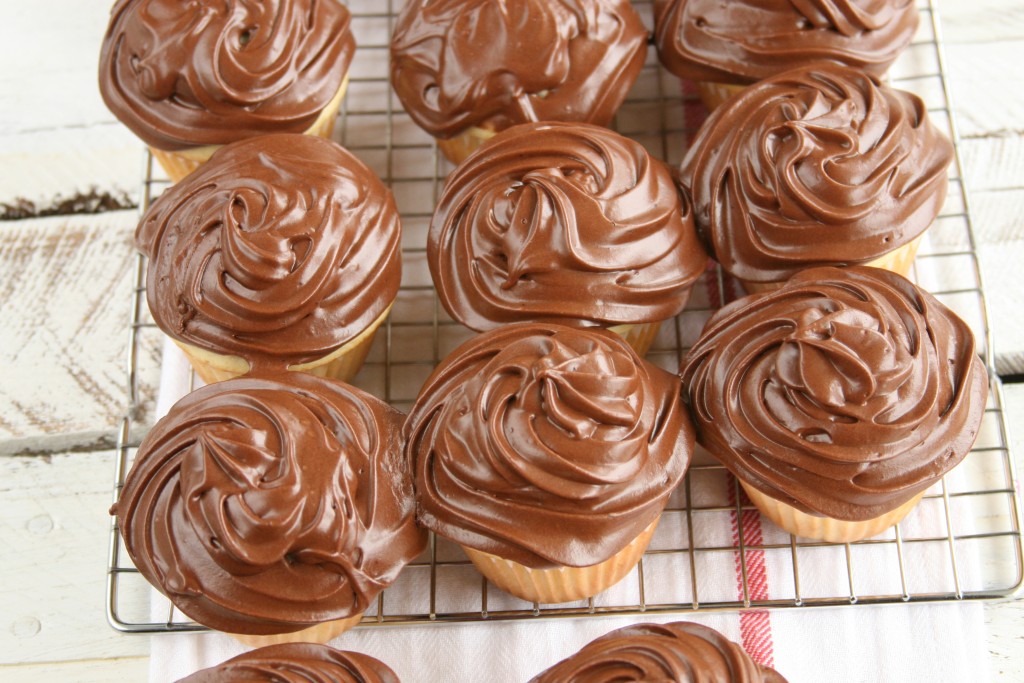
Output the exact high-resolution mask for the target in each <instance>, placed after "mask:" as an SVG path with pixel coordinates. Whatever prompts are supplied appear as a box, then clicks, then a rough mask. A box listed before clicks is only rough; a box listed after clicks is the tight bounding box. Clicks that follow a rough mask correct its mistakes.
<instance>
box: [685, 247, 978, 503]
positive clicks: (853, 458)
mask: <svg viewBox="0 0 1024 683" xmlns="http://www.w3.org/2000/svg"><path fill="white" fill-rule="evenodd" d="M681 374H682V379H683V384H684V386H685V387H686V389H687V391H688V396H689V403H690V407H691V411H692V415H693V419H694V421H695V422H696V424H697V432H698V441H699V442H700V443H701V444H702V445H703V446H705V447H706V448H707V449H708V450H709V451H710V452H711V453H712V454H714V455H715V456H717V457H718V458H719V459H721V460H722V462H723V463H724V464H725V465H726V467H728V468H729V469H730V470H731V471H732V472H733V473H734V474H736V475H737V476H738V477H739V478H741V479H742V480H743V481H744V482H746V483H747V484H750V485H752V486H753V487H755V488H756V489H758V490H760V491H762V492H763V493H765V494H767V495H769V496H771V497H773V498H776V499H777V500H781V501H782V502H784V503H788V504H790V505H792V506H794V507H796V508H798V509H800V510H803V511H804V512H810V513H816V514H821V515H825V516H827V517H833V518H836V519H844V520H865V519H871V518H874V517H878V516H880V515H882V514H884V513H886V512H888V511H889V510H892V509H895V508H896V507H899V506H900V505H902V504H903V503H905V502H907V501H909V500H910V499H911V498H913V497H914V496H915V495H916V494H918V493H920V492H922V491H924V490H925V489H927V488H928V487H929V486H930V485H931V484H933V483H934V482H935V481H937V480H938V479H939V477H941V476H942V475H943V474H945V473H946V472H948V471H949V470H950V469H951V468H953V466H955V465H956V464H957V463H959V462H960V461H961V460H962V459H963V458H964V456H966V455H967V453H968V451H969V450H970V449H971V446H972V444H973V443H974V440H975V438H976V437H977V435H978V429H979V427H980V424H981V418H982V414H983V411H984V410H985V400H986V396H987V392H988V378H987V374H986V372H985V368H984V366H983V365H982V363H981V360H980V359H979V358H978V356H977V353H976V350H975V344H974V336H973V335H972V333H971V331H970V329H969V328H968V327H967V325H966V324H965V323H964V322H963V321H962V320H960V318H958V317H957V316H956V315H955V314H954V313H953V312H952V311H950V310H949V309H948V308H946V307H945V306H943V305H942V304H941V303H940V302H939V301H938V300H936V299H935V298H934V297H932V296H931V295H930V294H928V293H927V292H925V291H923V290H921V289H919V288H917V287H916V286H915V285H913V284H912V283H910V282H909V281H908V280H906V279H905V278H903V277H900V276H899V275H896V274H895V273H891V272H889V271H885V270H880V269H877V268H866V267H851V268H844V269H839V268H815V269H811V270H806V271H803V272H801V273H799V274H797V275H795V276H794V277H793V278H791V279H790V280H789V282H788V283H786V285H785V286H784V287H783V288H782V289H781V290H778V291H774V292H769V293H765V294H757V295H753V296H748V297H745V298H743V299H739V300H737V301H735V302H733V303H732V304H730V305H728V306H726V307H725V308H722V309H720V310H719V311H718V312H717V313H716V314H715V315H714V316H712V318H711V319H710V320H709V321H708V323H707V325H705V327H704V331H703V332H702V333H701V336H700V339H699V340H698V341H697V343H696V344H695V345H694V346H693V348H692V349H691V350H690V351H689V352H688V353H687V355H686V358H685V359H684V362H683V364H682V369H681Z"/></svg>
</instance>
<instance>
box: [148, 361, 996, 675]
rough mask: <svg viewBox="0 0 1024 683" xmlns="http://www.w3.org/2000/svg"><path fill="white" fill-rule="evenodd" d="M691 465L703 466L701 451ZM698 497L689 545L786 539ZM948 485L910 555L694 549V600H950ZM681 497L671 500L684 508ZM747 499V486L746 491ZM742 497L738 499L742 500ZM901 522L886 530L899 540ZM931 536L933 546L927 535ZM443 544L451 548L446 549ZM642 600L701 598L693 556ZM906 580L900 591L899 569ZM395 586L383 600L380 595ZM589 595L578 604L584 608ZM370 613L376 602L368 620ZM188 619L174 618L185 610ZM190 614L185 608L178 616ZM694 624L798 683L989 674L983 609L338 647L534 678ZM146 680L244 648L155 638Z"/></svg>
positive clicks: (502, 601)
mask: <svg viewBox="0 0 1024 683" xmlns="http://www.w3.org/2000/svg"><path fill="white" fill-rule="evenodd" d="M188 367H189V366H188V361H187V360H186V359H185V358H184V356H183V355H182V354H181V352H180V350H179V349H178V348H177V347H176V346H174V345H173V344H171V343H170V342H168V343H167V344H166V345H165V350H164V363H163V375H162V378H161V391H160V396H159V399H158V414H163V413H164V412H166V410H167V409H168V408H169V407H170V406H171V405H172V404H173V402H174V401H175V400H177V399H178V398H179V397H180V396H182V395H183V394H184V393H186V392H187V391H188V389H189V382H190V381H191V380H190V377H191V373H190V372H189V370H188ZM697 462H698V463H701V462H709V461H708V460H707V459H706V456H703V455H701V456H699V457H698V458H697ZM969 472H970V470H966V469H958V470H955V471H954V472H953V473H951V474H950V475H948V476H947V478H946V485H947V487H949V489H950V490H952V491H956V490H963V489H964V488H965V487H967V486H968V485H969V482H964V481H961V480H962V479H964V478H965V477H969V476H971V475H970V474H969ZM691 477H692V479H693V481H692V482H691V491H692V495H693V501H692V504H693V505H694V506H697V507H705V508H712V509H713V510H714V512H708V513H705V514H704V516H703V518H702V522H701V523H695V524H694V538H693V546H694V547H696V548H714V547H719V548H722V547H725V548H732V547H738V545H739V543H738V542H739V539H740V538H741V537H742V539H743V543H744V545H745V546H748V545H753V546H761V545H768V546H771V545H773V544H780V545H786V544H788V543H789V535H788V534H785V533H784V532H782V531H781V530H779V529H778V528H776V527H775V526H774V525H773V524H771V523H770V522H768V521H767V520H765V519H764V518H762V517H761V516H760V515H759V514H758V513H756V512H754V511H743V512H740V513H737V512H734V511H730V510H728V509H727V508H735V506H736V496H737V495H738V494H737V491H738V489H737V487H736V486H735V485H734V484H733V482H732V480H731V478H730V477H729V476H728V475H727V474H726V473H725V472H723V471H722V470H720V469H717V468H705V469H702V468H700V467H698V468H695V469H694V470H693V471H692V472H691ZM941 492H942V489H941V486H940V485H937V486H936V487H933V489H932V490H931V491H929V497H927V498H925V500H924V501H922V503H921V504H920V505H919V506H918V508H916V509H915V510H914V511H912V512H911V514H910V515H909V516H908V518H907V519H906V520H905V521H904V522H903V523H902V524H901V526H900V529H901V533H902V540H903V541H904V543H903V545H902V547H901V550H902V561H903V565H904V566H905V567H906V571H905V572H902V573H901V572H900V571H899V568H900V557H899V556H898V552H897V549H896V548H897V546H896V544H894V543H884V544H875V545H854V546H850V547H846V546H832V545H823V546H810V547H802V546H801V547H798V548H797V549H796V553H795V560H794V553H793V551H792V549H791V548H789V547H786V548H785V549H769V550H756V549H747V550H746V552H745V553H742V554H741V553H740V552H738V551H726V552H698V553H695V562H694V569H696V571H697V572H698V580H699V583H698V593H699V597H700V599H701V600H702V601H703V602H704V603H708V602H714V601H723V602H726V601H734V600H737V599H741V598H742V597H743V593H742V583H741V580H740V579H741V577H742V576H744V575H745V576H746V577H747V581H746V584H747V586H748V591H749V597H750V599H751V600H766V599H784V600H790V601H791V600H793V599H794V598H795V596H796V595H797V594H798V592H799V595H800V597H801V598H803V599H804V600H805V601H806V602H812V601H814V600H815V599H817V598H826V597H827V598H834V597H837V596H848V595H853V596H855V597H857V598H858V599H860V598H861V597H863V596H871V595H893V594H899V593H901V592H902V591H903V590H907V591H909V592H911V593H914V594H924V593H936V594H948V593H950V592H951V591H953V590H955V589H956V587H957V582H959V585H960V586H961V587H965V586H966V587H968V588H969V587H972V586H974V585H975V581H976V574H977V573H978V570H977V557H976V556H975V555H974V554H973V553H971V552H964V551H961V552H958V553H957V563H956V572H955V573H954V570H953V566H954V565H953V562H952V561H951V556H950V547H949V544H948V542H947V541H945V540H944V538H945V537H946V536H947V535H948V532H947V530H946V517H945V514H944V499H943V498H942V497H941ZM682 495H683V494H682V492H681V491H680V492H678V493H677V494H676V495H675V496H674V497H673V501H672V502H670V508H671V507H677V506H681V505H682V501H680V500H679V498H680V497H681V496H682ZM739 495H741V494H739ZM741 502H742V501H741ZM969 504H972V503H971V498H970V497H967V498H965V499H962V500H961V499H957V498H954V499H953V500H952V505H953V507H954V509H953V515H952V517H953V519H954V520H955V523H956V525H957V527H956V533H957V534H960V535H964V534H970V533H971V532H973V531H974V528H973V520H974V518H975V516H976V513H975V512H974V511H972V510H970V509H967V508H963V506H965V505H969ZM684 526H685V521H684V515H683V513H671V512H669V513H666V514H665V515H664V516H663V518H662V522H661V524H660V525H659V529H658V532H657V534H656V536H655V539H654V541H653V543H652V548H654V549H657V548H659V547H665V548H668V547H677V546H678V545H679V539H680V537H681V536H683V535H685V533H686V532H685V530H684V529H683V527H684ZM893 533H894V532H892V531H889V532H887V534H884V535H882V536H881V537H880V538H892V536H893ZM929 539H934V540H929ZM449 551H450V548H448V547H443V548H442V551H441V552H442V553H443V552H449ZM643 571H644V585H645V599H646V601H647V604H655V603H659V602H665V603H667V602H680V603H687V602H689V601H691V600H692V599H693V594H692V582H691V580H690V579H691V571H692V570H691V565H690V562H689V559H688V556H687V555H686V554H679V553H677V554H671V553H670V554H662V555H657V554H656V555H649V556H647V558H646V559H645V561H644V567H643ZM461 574H462V577H461V579H460V580H461V584H460V581H458V580H457V581H453V582H451V583H449V584H447V585H439V595H438V605H439V609H440V608H441V607H447V608H448V609H451V610H453V611H454V610H457V609H460V608H461V609H469V610H472V609H479V603H478V596H479V592H480V591H479V585H480V580H479V577H478V576H476V575H475V573H474V570H473V569H472V568H469V567H466V568H464V571H462V572H461ZM904 576H905V577H906V581H907V582H908V583H909V585H907V586H904V585H903V581H904V579H903V577H904ZM428 581H429V579H428V574H427V572H424V571H420V572H408V571H407V572H405V573H403V575H402V577H400V579H399V582H398V584H396V586H394V587H393V588H392V589H389V590H390V591H391V592H392V594H393V595H400V596H404V597H402V598H395V599H396V600H397V599H402V600H406V599H408V600H413V601H415V600H417V599H419V600H420V601H422V600H423V599H424V598H425V596H426V595H427V593H428V586H429V583H428ZM637 585H638V582H637V577H636V572H635V571H634V573H633V574H631V575H630V576H628V577H627V578H626V579H625V580H623V581H622V582H621V583H619V584H618V585H617V586H614V587H612V588H611V589H609V590H608V591H606V592H605V593H604V594H602V595H601V596H598V598H597V599H596V603H597V604H598V605H601V604H630V603H635V602H636V601H637V600H638V597H639V596H638V588H637ZM386 595H387V594H386ZM488 596H489V602H488V605H489V607H490V609H492V610H498V609H503V608H508V609H527V608H528V604H527V603H525V602H522V601H519V600H517V599H515V598H511V597H509V596H505V595H503V594H502V593H501V592H500V591H496V590H490V591H489V593H488ZM577 604H581V603H577ZM375 610H376V607H374V608H372V609H371V610H370V612H369V613H370V614H372V613H375ZM153 615H154V618H155V619H161V620H162V619H164V618H166V615H167V601H166V599H165V598H163V597H162V596H161V595H159V594H158V593H156V592H155V591H154V599H153ZM179 617H180V615H179ZM181 618H182V619H184V618H183V617H181ZM677 620H688V621H696V622H699V623H703V624H705V625H707V626H710V627H712V628H715V629H718V630H719V631H721V632H722V633H724V634H725V635H726V636H727V637H729V638H730V639H732V640H734V641H736V642H738V643H741V644H742V645H743V646H744V647H745V648H746V649H747V650H748V651H749V652H751V653H752V655H753V656H754V657H755V659H757V660H758V661H761V662H763V663H767V664H771V665H773V666H774V667H775V668H776V669H777V670H778V671H779V672H780V673H782V674H783V675H785V676H786V677H787V679H788V680H789V681H791V682H793V683H796V682H798V681H843V682H848V681H871V682H873V683H886V682H892V683H897V682H899V683H904V682H912V681H929V682H939V681H951V682H952V681H964V680H970V681H979V682H981V681H986V680H988V677H989V671H988V655H987V651H986V647H985V626H984V620H983V614H982V607H981V605H980V604H978V603H947V604H905V605H904V604H898V605H884V606H877V605H847V606H842V607H828V608H826V607H800V608H787V609H778V610H747V611H743V612H724V613H708V612H699V613H689V612H686V613H680V614H650V615H644V616H639V617H603V616H602V617H579V618H569V619H527V620H525V621H514V622H508V621H506V622H499V621H493V622H477V623H471V624H441V623H432V624H424V625H418V626H385V627H376V626H374V627H364V628H357V629H355V630H352V631H349V632H347V633H345V634H343V635H341V636H340V637H338V638H337V639H335V640H334V641H333V642H332V643H331V644H332V645H333V646H335V647H338V648H340V649H349V650H354V651H357V652H363V653H366V654H369V655H372V656H375V657H377V658H378V659H380V660H381V661H384V662H385V663H387V664H388V665H389V666H391V667H392V668H393V669H394V670H395V671H396V672H397V673H398V675H399V676H400V677H401V680H403V681H405V682H406V683H416V682H417V681H423V682H430V683H433V682H435V681H446V682H447V681H451V682H452V683H458V682H460V681H481V680H485V681H493V682H494V683H503V682H509V683H513V682H517V681H523V682H525V681H527V680H529V679H530V678H531V677H532V676H534V675H536V674H537V673H539V672H540V671H542V670H544V669H545V668H547V667H548V666H550V665H552V664H554V663H555V662H557V661H559V660H561V659H562V658H564V657H566V656H568V655H570V654H572V653H573V652H575V651H576V650H578V649H579V648H580V647H582V646H583V645H585V644H586V643H587V642H589V641H590V640H593V639H594V638H596V637H598V636H600V635H602V634H604V633H607V632H608V631H611V630H613V629H615V628H618V627H621V626H624V625H626V624H629V623H638V622H645V621H657V622H666V621H677ZM151 643H152V647H151V664H150V667H151V668H150V680H151V681H152V683H166V682H171V681H177V680H179V679H180V678H182V677H184V676H185V675H187V674H189V673H191V672H193V671H196V670H198V669H201V668H205V667H208V666H213V665H214V664H217V663H218V662H221V661H224V660H225V659H228V658H230V657H232V656H234V655H237V654H240V653H241V652H243V651H244V650H245V649H246V648H245V647H244V646H242V645H241V644H240V643H238V642H237V641H235V640H234V639H232V638H231V637H229V636H225V635H222V634H215V633H207V634H167V635H157V636H154V637H153V638H152V640H151Z"/></svg>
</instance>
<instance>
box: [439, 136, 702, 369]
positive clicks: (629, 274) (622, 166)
mask: <svg viewBox="0 0 1024 683" xmlns="http://www.w3.org/2000/svg"><path fill="white" fill-rule="evenodd" d="M427 261H428V264H429V266H430V273H431V276H432V277H433V281H434V285H435V287H436V289H437V294H438V298H439V299H440V301H441V303H442V305H443V306H444V307H445V309H446V310H447V311H448V313H449V314H451V316H452V317H453V318H455V319H456V320H458V321H459V322H461V323H463V324H464V325H466V326H467V327H470V328H472V329H474V330H477V331H482V330H489V329H494V328H496V327H500V326H502V325H505V324H508V323H510V322H515V321H525V320H558V319H561V320H573V321H578V322H579V323H581V324H584V325H593V326H601V327H608V328H612V329H614V330H615V331H617V332H620V333H621V334H622V335H623V336H625V337H626V338H627V339H628V340H629V341H630V343H631V344H633V345H634V347H635V348H636V349H637V350H638V351H639V353H641V355H642V354H643V353H645V352H646V350H647V348H648V347H649V346H650V344H651V341H652V340H653V338H654V336H655V335H656V334H657V331H658V326H659V325H660V324H661V321H663V320H666V319H668V318H671V317H673V316H674V315H676V314H678V313H679V312H680V311H682V310H683V307H684V306H685V305H686V302H687V299H688V298H689V295H690V288H691V286H692V284H693V282H694V281H695V280H696V279H697V278H698V277H700V275H701V274H702V273H703V271H704V268H705V266H706V264H707V255H706V254H705V252H704V250H703V248H702V247H701V246H700V242H699V240H698V239H697V236H696V233H695V231H694V228H693V219H692V215H691V212H690V207H689V204H688V203H687V202H686V201H685V198H684V197H683V196H682V194H681V193H680V192H679V189H678V188H677V187H676V185H675V182H674V180H673V178H672V175H671V173H670V172H669V170H668V168H667V167H666V166H665V165H664V164H663V163H662V162H660V161H658V160H657V159H654V158H652V157H651V156H650V155H648V154H647V151H646V150H645V149H644V148H643V146H642V145H640V144H639V143H637V142H635V141H633V140H630V139H628V138H625V137H622V136H621V135H619V134H618V133H614V132H612V131H610V130H608V129H607V128H600V127H598V126H589V125H583V124H567V123H543V124H537V123H533V124H524V125H522V126H516V127H514V128H511V129H509V130H507V131H504V132H503V133H501V134H499V135H497V136H495V137H494V139H492V140H490V141H489V142H488V143H487V144H486V145H485V146H484V147H482V148H481V149H479V150H478V151H477V152H476V153H475V154H473V155H472V156H471V157H470V158H469V159H467V160H466V161H465V163H463V164H462V165H460V166H459V167H458V168H457V169H456V170H455V171H454V172H453V173H452V174H451V175H450V176H449V177H448V180H447V182H446V184H445V187H444V191H443V192H442V194H441V197H440V199H439V200H438V204H437V208H436V210H435V212H434V217H433V220H432V221H431V224H430V233H429V236H428V241H427Z"/></svg>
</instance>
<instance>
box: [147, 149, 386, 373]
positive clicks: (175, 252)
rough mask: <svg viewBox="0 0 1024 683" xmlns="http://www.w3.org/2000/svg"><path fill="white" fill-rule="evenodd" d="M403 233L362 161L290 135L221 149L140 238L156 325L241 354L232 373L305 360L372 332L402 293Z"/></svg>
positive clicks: (204, 346)
mask: <svg viewBox="0 0 1024 683" xmlns="http://www.w3.org/2000/svg"><path fill="white" fill-rule="evenodd" d="M400 233H401V227H400V224H399V216H398V210H397V208H396V207H395V203H394V199H393V198H392V196H391V192H390V190H388V189H387V188H386V187H384V185H383V184H382V183H381V182H380V180H379V179H378V178H377V177H376V176H375V175H374V174H373V172H372V171H370V170H369V169H368V168H367V167H366V166H365V165H363V163H362V162H360V161H359V160H358V159H356V158H355V157H354V156H352V155H351V154H350V153H348V152H347V151H345V150H344V149H343V148H342V147H340V146H339V145H337V144H335V143H333V142H330V141H328V140H324V139H321V138H314V137H309V136H303V135H286V134H282V135H268V136H261V137H258V138H252V139H249V140H243V141H240V142H236V143H232V144H231V145H227V146H225V147H223V148H221V149H220V150H218V152H217V153H216V154H215V155H214V156H213V158H212V159H211V160H210V161H209V162H208V163H207V164H206V165H205V166H203V167H202V168H201V169H199V170H198V171H196V172H194V173H193V174H191V175H190V176H189V177H188V178H187V179H186V180H185V181H183V182H181V183H178V184H177V185H175V186H172V187H171V188H169V189H168V190H166V191H165V192H164V193H163V194H162V195H161V196H160V197H159V198H158V199H157V200H156V201H155V202H153V204H152V205H151V206H150V208H149V210H148V211H147V212H146V214H145V215H144V216H143V217H142V221H141V222H140V224H139V228H138V231H137V233H136V246H137V247H138V248H139V250H140V251H142V252H143V253H145V254H146V255H147V256H149V270H148V274H147V291H146V296H147V300H148V302H149V307H150V310H151V311H152V313H153V318H154V320H155V322H156V323H157V325H158V326H159V327H160V328H161V329H162V330H163V331H164V332H165V333H167V334H168V335H170V336H171V337H172V338H173V339H174V340H176V341H178V342H179V343H182V344H185V345H188V346H190V347H193V348H195V349H199V350H201V351H207V352H211V353H214V354H221V355H227V356H231V357H234V358H235V359H237V360H238V363H239V366H240V369H239V371H237V372H234V373H229V372H225V375H226V376H230V375H231V374H235V375H237V374H242V373H244V372H245V371H246V370H247V369H248V368H249V367H257V366H267V367H276V368H284V367H296V366H297V367H299V368H300V369H306V368H307V367H310V366H316V365H317V363H318V362H319V361H321V360H323V359H325V358H329V357H330V355H331V354H333V353H336V352H337V351H338V350H339V349H343V348H345V347H346V345H348V344H351V343H354V342H356V341H359V340H362V339H363V338H364V337H365V335H364V333H365V332H366V331H367V330H368V329H369V330H371V331H372V329H373V328H375V326H376V325H378V324H380V322H381V321H383V318H384V316H385V315H386V313H387V311H388V309H389V306H390V305H391V303H392V301H393V300H394V299H395V297H396V295H397V293H398V287H399V283H400V280H401V265H400V236H401V235H400ZM367 345H368V343H367ZM186 351H188V349H187V348H186ZM363 353H364V354H365V347H364V351H363ZM193 355H194V354H193ZM360 360H361V359H360ZM344 370H345V371H344V372H341V373H340V374H338V375H336V376H341V377H343V378H347V377H350V376H351V375H353V374H354V372H349V370H351V368H345V369H344ZM223 378H224V376H213V377H205V376H204V379H207V381H211V380H214V379H223Z"/></svg>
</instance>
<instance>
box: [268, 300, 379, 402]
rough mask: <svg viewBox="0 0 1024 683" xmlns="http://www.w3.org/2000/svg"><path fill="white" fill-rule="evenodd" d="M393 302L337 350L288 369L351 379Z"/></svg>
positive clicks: (357, 371) (368, 351)
mask: <svg viewBox="0 0 1024 683" xmlns="http://www.w3.org/2000/svg"><path fill="white" fill-rule="evenodd" d="M393 304H394V302H391V303H390V304H388V307H387V308H385V309H384V312H383V313H381V314H380V315H379V316H378V317H377V319H376V320H374V321H373V322H372V323H370V325H369V326H368V327H367V328H366V329H365V330H363V331H362V332H360V333H359V334H358V335H356V336H355V337H354V338H353V339H352V340H350V341H349V342H348V343H346V344H345V345H344V346H342V347H341V348H340V349H338V350H337V351H334V352H333V353H330V354H328V355H326V356H324V357H323V358H321V359H319V360H314V361H310V362H308V363H297V364H295V365H289V366H288V369H289V370H297V371H299V372H308V373H310V374H312V375H317V376H319V377H330V378H332V379H340V380H341V381H343V382H348V381H351V380H352V378H354V377H355V376H356V374H358V373H359V369H360V368H362V367H363V362H364V361H365V360H366V356H367V354H369V353H370V349H371V348H372V347H373V339H374V336H375V335H376V333H377V328H379V327H380V326H381V325H383V324H384V321H385V320H386V319H387V317H388V314H389V313H391V306H392V305H393Z"/></svg>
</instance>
